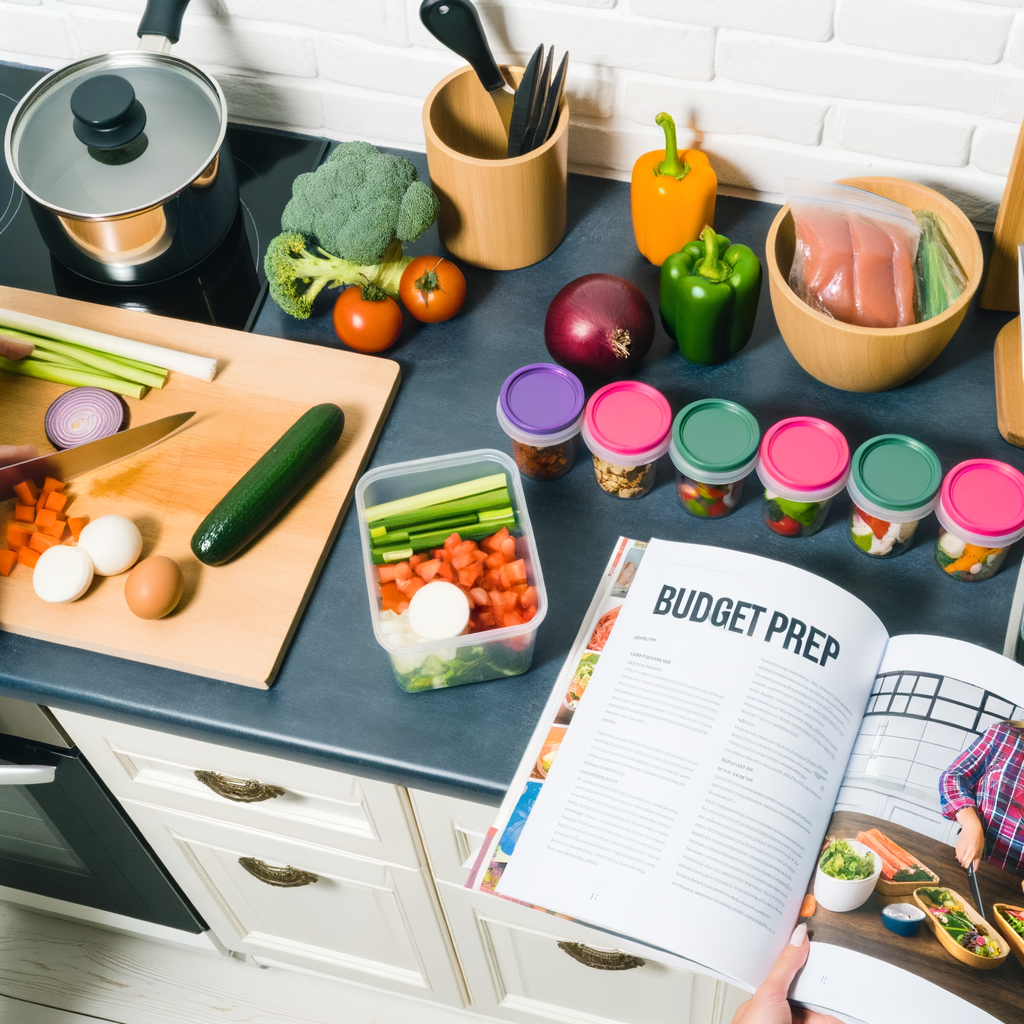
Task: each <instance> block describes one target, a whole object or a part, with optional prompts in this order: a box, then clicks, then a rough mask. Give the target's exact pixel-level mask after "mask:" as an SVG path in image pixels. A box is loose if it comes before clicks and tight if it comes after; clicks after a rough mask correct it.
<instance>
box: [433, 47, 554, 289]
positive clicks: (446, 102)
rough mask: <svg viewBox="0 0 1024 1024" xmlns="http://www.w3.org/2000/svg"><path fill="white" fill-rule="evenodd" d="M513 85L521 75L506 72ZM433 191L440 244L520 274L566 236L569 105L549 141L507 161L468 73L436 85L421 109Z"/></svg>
mask: <svg viewBox="0 0 1024 1024" xmlns="http://www.w3.org/2000/svg"><path fill="white" fill-rule="evenodd" d="M503 71H505V72H506V77H509V78H511V79H512V80H513V81H514V82H516V83H518V81H519V79H520V77H521V76H522V73H523V69H522V68H508V67H506V68H503ZM423 132H424V135H425V136H426V141H427V163H428V165H429V167H430V184H431V187H432V188H433V189H434V191H435V192H436V193H437V197H438V200H439V201H440V210H439V211H438V215H437V231H438V235H439V236H440V239H441V244H442V245H444V247H445V248H446V249H447V250H448V251H449V252H450V253H452V254H453V255H454V256H458V257H459V258H460V259H463V260H465V261H466V262H467V263H472V264H474V265H475V266H478V267H486V268H487V269H489V270H518V269H519V268H520V267H528V266H530V265H531V264H533V263H537V262H539V261H540V260H542V259H544V257H545V256H548V255H550V254H551V253H552V252H554V250H555V249H556V248H558V245H559V243H560V242H561V241H562V239H563V238H564V237H565V204H566V183H567V181H568V161H569V105H568V103H567V102H566V99H565V97H564V96H563V97H562V103H561V107H560V108H559V113H558V120H557V122H556V123H555V129H554V132H553V133H552V135H551V138H549V139H548V140H547V142H545V143H544V145H542V146H538V147H537V148H536V149H535V150H533V151H531V152H529V153H524V154H523V155H522V156H517V157H513V158H512V159H511V160H510V159H508V158H507V157H506V156H505V150H506V146H507V141H508V140H507V138H506V136H505V130H504V128H503V127H502V123H501V118H500V117H499V116H498V113H497V110H496V109H495V106H494V102H493V101H492V100H491V98H490V96H488V95H487V92H486V91H485V90H484V88H483V86H482V85H481V84H480V80H479V79H478V78H477V76H476V73H475V72H474V71H473V69H472V68H469V67H465V68H460V69H459V70H458V71H453V72H452V73H451V74H450V75H448V76H447V77H446V78H443V79H441V81H440V82H438V83H437V85H436V86H435V87H434V89H433V91H432V92H431V93H430V95H429V96H428V97H427V99H426V102H425V103H424V104H423Z"/></svg>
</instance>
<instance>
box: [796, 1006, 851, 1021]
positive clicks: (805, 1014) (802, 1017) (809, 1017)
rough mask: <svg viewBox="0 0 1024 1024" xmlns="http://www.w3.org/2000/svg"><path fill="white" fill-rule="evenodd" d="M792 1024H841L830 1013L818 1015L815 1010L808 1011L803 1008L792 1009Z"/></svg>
mask: <svg viewBox="0 0 1024 1024" xmlns="http://www.w3.org/2000/svg"><path fill="white" fill-rule="evenodd" d="M793 1024H843V1022H842V1021H841V1020H839V1018H838V1017H833V1016H832V1014H831V1013H818V1012H817V1011H816V1010H808V1009H807V1008H806V1007H804V1006H794V1007H793Z"/></svg>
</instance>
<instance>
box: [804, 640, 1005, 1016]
mask: <svg viewBox="0 0 1024 1024" xmlns="http://www.w3.org/2000/svg"><path fill="white" fill-rule="evenodd" d="M900 639H902V638H900ZM977 654H978V656H979V657H980V656H981V655H982V654H984V655H985V658H986V659H988V658H993V657H996V656H995V655H992V654H991V653H989V652H981V651H978V652H977ZM891 660H892V659H889V658H887V661H891ZM929 660H930V661H931V662H932V664H931V665H930V666H929V670H928V671H909V670H906V669H902V668H900V669H892V670H887V665H886V663H883V665H882V670H881V672H880V673H879V675H878V677H877V679H876V680H875V686H874V690H873V692H872V696H871V699H870V701H869V703H868V707H867V711H866V713H865V715H864V719H863V722H862V725H861V729H860V734H859V736H858V738H857V742H856V744H855V746H854V751H853V754H852V756H851V757H850V761H849V764H848V766H847V771H846V775H845V777H844V779H843V785H842V788H841V789H840V792H839V797H838V799H837V801H836V807H835V812H834V813H833V815H832V819H831V821H830V822H829V828H828V835H827V837H826V839H825V842H824V844H823V847H822V850H823V852H822V855H821V857H820V859H819V862H818V867H817V870H816V872H815V875H814V878H813V880H812V882H811V889H810V891H811V892H813V893H814V896H815V902H816V910H815V913H814V917H813V919H812V922H811V926H810V927H811V931H812V935H813V938H814V940H815V942H818V943H830V944H832V945H835V946H839V947H843V948H845V949H849V950H854V951H856V952H858V953H862V954H866V955H867V956H870V957H873V958H875V959H878V960H883V961H885V962H886V963H887V964H890V965H893V966H895V967H898V968H900V969H902V970H904V971H908V972H910V973H912V974H914V975H917V976H918V977H919V978H922V979H924V980H925V981H928V982H931V983H932V984H934V985H937V986H939V987H940V988H942V989H945V990H946V991H947V992H949V993H951V994H953V995H955V996H958V997H959V998H960V999H963V1000H965V1001H966V1002H967V1003H968V1004H970V1005H971V1006H972V1007H974V1008H976V1009H977V1010H981V1011H983V1012H984V1013H987V1014H989V1015H991V1017H992V1018H995V1019H996V1020H999V1021H1005V1022H1007V1024H1016V1022H1021V1021H1024V891H1022V881H1024V706H1021V704H1018V703H1016V700H1015V699H1013V698H1008V697H1007V696H1006V693H1007V688H1006V687H1001V688H1000V689H999V690H998V691H997V690H995V689H989V688H987V687H986V682H985V672H984V671H983V670H982V671H976V674H975V673H973V672H972V678H974V679H975V680H976V681H977V683H969V682H965V681H964V679H963V678H958V676H962V675H965V674H966V673H964V672H962V671H960V670H961V669H962V667H963V666H962V665H950V666H949V674H945V672H944V670H943V667H942V666H941V665H940V664H936V663H935V662H936V660H937V659H936V658H935V657H934V656H933V657H931V658H930V659H929ZM1000 667H1001V666H1000ZM977 668H978V669H981V668H982V666H978V667H977ZM1014 668H1016V667H1015V666H1014ZM990 685H993V686H996V685H998V683H997V682H993V683H991V684H990ZM1015 696H1016V699H1019V700H1021V703H1022V704H1024V696H1022V695H1020V694H1019V693H1017V694H1016V695H1015ZM975 863H976V864H977V868H976V870H975V871H973V872H970V873H969V872H968V871H967V870H965V868H964V867H963V866H961V865H962V864H967V865H969V866H973V865H974V864H975Z"/></svg>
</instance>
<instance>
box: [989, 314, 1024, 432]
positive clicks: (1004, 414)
mask: <svg viewBox="0 0 1024 1024" xmlns="http://www.w3.org/2000/svg"><path fill="white" fill-rule="evenodd" d="M992 356H993V363H994V365H995V376H996V417H997V419H998V422H999V433H1000V434H1002V435H1003V437H1004V438H1006V440H1007V441H1009V442H1010V444H1015V445H1016V446H1017V447H1018V448H1024V368H1022V365H1021V349H1020V317H1019V316H1018V317H1014V318H1013V319H1012V320H1011V321H1010V322H1009V323H1008V324H1007V325H1006V326H1005V327H1004V328H1003V329H1002V330H1001V331H1000V332H999V333H998V334H997V335H996V344H995V349H994V350H993V353H992Z"/></svg>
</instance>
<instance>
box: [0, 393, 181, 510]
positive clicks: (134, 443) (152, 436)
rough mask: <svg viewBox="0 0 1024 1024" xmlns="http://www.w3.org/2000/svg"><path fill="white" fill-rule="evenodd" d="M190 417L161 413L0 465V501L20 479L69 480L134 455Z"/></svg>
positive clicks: (41, 482)
mask: <svg viewBox="0 0 1024 1024" xmlns="http://www.w3.org/2000/svg"><path fill="white" fill-rule="evenodd" d="M193 416H195V413H194V412H179V413H175V415H173V416H165V417H164V418H163V419H160V420H153V421H152V422H150V423H143V424H142V425H141V426H138V427H131V428H129V429H128V430H120V431H118V432H117V433H116V434H111V435H110V437H104V438H101V439H100V440H99V441H89V442H88V443H87V444H80V445H78V446H77V447H75V448H65V449H64V451H62V452H54V453H53V454H51V455H40V456H38V457H37V458H35V459H27V460H26V461H24V462H16V463H14V465H13V466H3V467H0V501H6V500H7V499H8V498H13V497H14V487H15V485H16V484H20V483H21V482H22V480H32V481H33V482H34V483H35V484H36V485H37V486H40V487H41V486H42V484H43V481H44V480H45V479H46V478H47V477H48V476H52V477H56V478H57V479H58V480H73V479H74V478H75V477H76V476H81V475H82V474H83V473H90V472H92V470H94V469H99V468H100V467H102V466H106V465H109V464H110V463H111V462H117V461H118V460H119V459H123V458H126V457H127V456H129V455H134V454H135V453H136V452H140V451H142V449H143V448H148V447H149V446H150V445H151V444H156V443H157V441H162V440H163V439H164V438H165V437H166V436H167V435H168V434H170V433H171V432H172V431H174V430H177V429H178V427H180V426H181V425H182V424H183V423H187V422H188V421H189V420H190V419H191V418H192V417H193Z"/></svg>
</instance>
